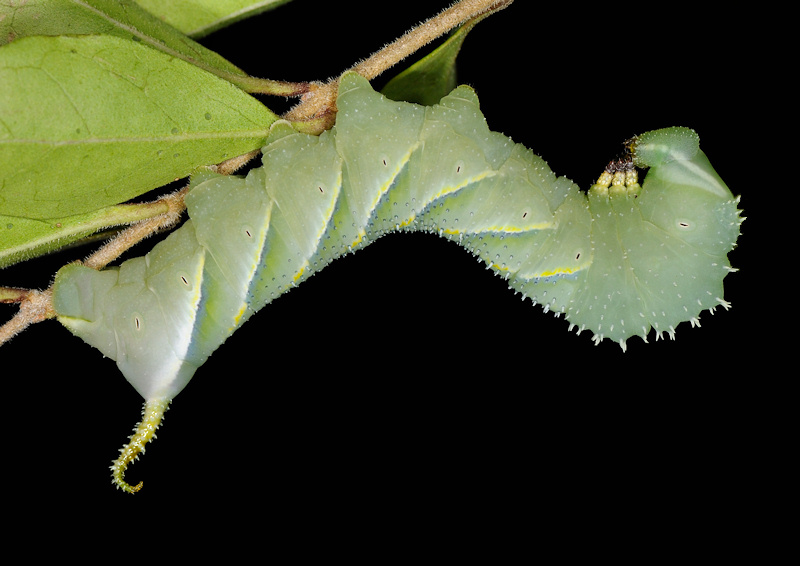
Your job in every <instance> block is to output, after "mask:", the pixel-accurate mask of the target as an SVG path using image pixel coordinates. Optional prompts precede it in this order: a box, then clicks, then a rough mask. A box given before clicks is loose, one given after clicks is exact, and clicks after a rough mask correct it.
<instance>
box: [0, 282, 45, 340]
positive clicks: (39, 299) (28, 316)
mask: <svg viewBox="0 0 800 566" xmlns="http://www.w3.org/2000/svg"><path fill="white" fill-rule="evenodd" d="M17 291H18V292H19V293H18V299H16V302H19V311H17V314H15V315H14V316H13V317H12V318H11V320H9V321H8V322H6V323H5V324H4V325H3V326H0V346H2V345H3V344H5V343H6V342H8V341H9V340H11V339H12V338H13V337H14V336H16V335H17V334H19V333H20V332H22V331H23V330H25V329H26V328H28V327H29V326H30V325H31V324H34V323H37V322H41V321H43V320H47V319H48V318H53V317H54V316H55V313H54V312H53V306H52V303H51V301H50V294H51V291H50V289H47V290H46V291H37V290H35V289H30V290H28V289H25V290H22V289H17Z"/></svg>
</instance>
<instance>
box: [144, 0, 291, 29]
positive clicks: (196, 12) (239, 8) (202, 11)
mask: <svg viewBox="0 0 800 566" xmlns="http://www.w3.org/2000/svg"><path fill="white" fill-rule="evenodd" d="M137 2H138V3H139V4H140V5H141V6H142V7H144V8H145V9H147V10H148V11H150V12H151V13H152V14H154V15H156V16H158V17H159V18H161V19H162V20H164V21H165V22H167V23H168V24H170V25H172V26H174V27H175V28H177V29H179V30H181V31H182V32H183V33H185V34H186V35H191V36H192V37H203V36H205V35H208V34H209V33H211V32H212V31H216V30H218V29H220V28H223V27H225V26H228V25H230V24H232V23H234V22H238V21H239V20H242V19H244V18H249V17H250V16H254V15H256V14H260V13H261V12H265V11H267V10H271V9H273V8H277V7H278V6H280V5H281V4H286V3H287V2H289V0H183V1H182V2H164V0H137Z"/></svg>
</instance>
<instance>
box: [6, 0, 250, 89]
mask: <svg viewBox="0 0 800 566" xmlns="http://www.w3.org/2000/svg"><path fill="white" fill-rule="evenodd" d="M167 4H174V3H172V2H169V3H167ZM84 34H106V35H114V36H117V37H122V38H124V39H133V40H135V41H141V42H142V43H144V44H147V45H149V46H150V47H153V48H155V49H158V50H160V51H163V52H164V53H167V54H169V55H172V56H175V57H179V58H181V59H183V60H185V61H188V62H190V63H193V64H194V65H197V66H199V67H201V68H203V69H205V70H207V71H210V72H213V73H215V74H218V75H220V76H222V77H223V78H226V79H228V80H234V79H235V77H246V76H247V74H246V73H245V72H244V71H242V70H241V69H239V68H238V67H236V65H234V64H233V63H231V62H230V61H228V60H227V59H225V58H224V57H222V56H221V55H219V54H217V53H215V52H214V51H211V50H210V49H206V48H205V47H203V46H202V45H200V44H199V43H197V42H195V41H193V40H192V39H190V38H188V37H186V36H185V35H184V34H183V33H181V32H180V31H179V30H177V29H175V28H174V27H172V26H170V25H168V24H166V23H164V22H163V21H162V20H160V19H158V18H157V17H155V16H154V15H152V14H151V13H149V12H148V11H147V10H145V9H143V8H142V7H140V6H139V5H138V4H136V3H135V2H133V0H83V1H78V0H29V1H27V2H12V3H11V4H10V5H7V6H6V5H0V45H3V44H5V43H8V42H11V41H13V40H15V39H18V38H20V37H26V36H32V35H52V36H55V35H84Z"/></svg>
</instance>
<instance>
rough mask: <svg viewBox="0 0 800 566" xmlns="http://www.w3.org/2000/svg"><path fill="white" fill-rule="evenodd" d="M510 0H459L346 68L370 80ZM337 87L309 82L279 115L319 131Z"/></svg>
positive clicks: (329, 119)
mask: <svg viewBox="0 0 800 566" xmlns="http://www.w3.org/2000/svg"><path fill="white" fill-rule="evenodd" d="M512 2H513V0H461V1H460V2H457V3H455V4H453V5H452V6H451V7H449V8H447V9H445V10H444V11H443V12H441V13H440V14H438V15H436V16H434V17H432V18H430V19H428V20H426V21H424V22H423V23H421V24H420V25H418V26H417V27H415V28H413V29H411V30H409V31H407V32H406V33H405V34H403V35H402V36H401V37H400V38H398V39H396V40H395V41H393V42H392V43H390V44H389V45H387V46H386V47H384V48H383V49H381V50H380V51H378V52H376V53H374V54H373V55H371V56H370V57H368V58H367V59H365V60H364V61H362V62H360V63H357V64H355V65H353V66H352V67H350V68H349V69H348V70H350V71H355V72H357V73H358V74H359V75H361V76H363V77H364V78H366V79H373V78H375V77H377V76H378V75H380V74H381V73H382V72H383V71H385V70H386V69H389V68H390V67H392V66H393V65H395V64H397V63H398V62H400V61H402V60H403V59H405V58H406V57H408V56H409V55H411V54H412V53H414V52H416V51H417V50H419V49H420V48H421V47H424V46H425V45H427V44H428V43H430V42H431V41H433V40H434V39H436V38H437V37H440V36H442V35H444V34H445V33H447V32H449V31H450V30H452V29H453V28H455V27H456V26H458V25H460V24H462V23H464V22H466V21H468V20H470V19H472V18H475V17H479V16H484V15H486V14H488V13H490V12H496V11H498V10H502V9H503V8H505V7H507V6H509V5H510V4H511V3H512ZM338 86H339V85H338V79H333V80H331V81H329V82H328V83H326V84H324V85H320V86H319V87H316V86H315V85H312V88H311V90H309V92H308V94H306V95H304V97H303V100H302V101H301V102H300V103H299V104H298V105H297V106H295V107H294V108H292V109H291V110H289V112H287V113H286V114H285V115H284V116H283V117H284V118H285V119H287V120H290V121H293V122H295V123H296V126H298V129H300V130H301V131H307V132H309V133H319V132H320V131H322V130H324V129H327V128H330V126H331V125H332V124H333V121H334V119H335V114H336V110H335V108H336V91H337V89H338ZM303 123H305V125H303Z"/></svg>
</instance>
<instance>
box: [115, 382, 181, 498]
mask: <svg viewBox="0 0 800 566" xmlns="http://www.w3.org/2000/svg"><path fill="white" fill-rule="evenodd" d="M170 401H171V399H168V398H161V399H152V400H149V401H147V402H145V404H144V409H143V410H142V420H141V422H139V424H138V425H136V428H135V429H134V432H133V434H132V435H131V436H130V440H129V442H128V444H126V445H125V446H123V447H122V448H120V450H119V458H117V459H116V460H114V463H113V464H111V475H112V477H113V482H114V485H116V486H117V487H118V488H119V489H121V490H122V491H127V492H128V493H136V492H137V491H139V490H140V489H142V485H143V482H139V483H138V484H136V485H130V484H129V483H128V482H126V481H125V470H127V468H128V464H130V463H131V462H133V461H134V460H136V459H137V458H138V457H139V454H143V453H144V451H145V445H146V444H147V443H148V442H150V441H151V440H152V439H154V438H155V437H156V429H157V428H158V425H160V424H161V419H162V418H164V413H165V412H166V410H167V407H169V403H170Z"/></svg>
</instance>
